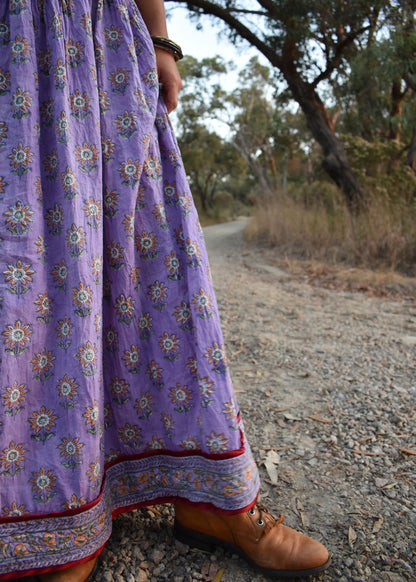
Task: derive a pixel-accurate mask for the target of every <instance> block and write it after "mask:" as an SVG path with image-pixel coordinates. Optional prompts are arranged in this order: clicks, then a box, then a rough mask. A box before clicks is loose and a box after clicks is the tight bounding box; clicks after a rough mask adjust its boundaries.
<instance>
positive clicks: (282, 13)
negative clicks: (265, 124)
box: [167, 0, 412, 213]
mask: <svg viewBox="0 0 416 582" xmlns="http://www.w3.org/2000/svg"><path fill="white" fill-rule="evenodd" d="M167 1H168V2H174V3H178V4H182V5H185V6H187V8H188V9H189V11H190V12H191V14H192V15H194V16H195V17H197V18H200V17H202V16H203V15H210V16H212V17H214V18H216V19H218V20H219V21H221V22H222V23H223V24H224V25H225V29H226V30H227V31H228V33H229V35H230V38H231V39H232V40H233V41H234V42H235V43H239V42H242V41H246V42H248V43H250V44H251V45H253V46H254V47H256V48H257V49H258V50H259V51H260V52H261V53H262V54H263V55H264V56H265V57H266V59H268V61H269V62H270V64H271V65H272V67H273V68H274V70H275V72H276V77H277V80H279V81H284V82H285V83H286V85H287V88H288V90H289V92H290V94H291V96H292V97H293V99H294V100H295V101H296V102H297V103H298V104H299V106H300V107H301V109H302V111H303V112H304V114H305V117H306V120H307V125H308V127H309V129H310V131H311V133H312V135H313V137H314V139H315V140H316V141H317V142H318V143H319V145H320V146H321V149H322V152H323V160H322V164H323V167H324V169H325V170H326V172H327V173H328V175H329V176H330V177H331V178H332V180H333V181H334V182H335V183H336V184H337V185H338V187H339V188H340V189H341V191H342V192H343V194H344V196H345V199H346V201H347V203H348V206H349V208H350V210H351V212H352V213H355V212H357V211H358V210H359V209H360V208H361V207H362V206H363V205H364V204H365V194H364V192H363V190H362V187H361V186H360V184H359V182H358V180H357V178H356V176H355V175H354V173H353V171H352V170H351V167H350V164H349V162H348V159H347V156H346V153H345V150H344V147H343V145H342V142H341V140H340V138H339V136H338V135H337V133H336V128H335V123H334V120H333V119H332V118H331V115H330V112H329V110H328V106H327V105H326V103H325V102H324V99H323V98H322V94H323V92H324V91H325V90H327V88H328V87H330V86H331V84H334V83H336V82H337V80H339V79H340V78H341V77H342V79H343V81H345V79H346V77H347V75H348V72H349V70H350V67H349V60H350V59H351V58H352V56H353V55H355V54H356V53H357V51H359V50H361V47H363V46H369V45H371V43H372V42H373V40H374V39H375V38H376V37H377V33H378V31H379V30H380V27H382V25H383V22H384V20H385V18H386V17H387V15H388V13H389V11H390V10H391V9H392V5H393V4H394V5H397V6H398V7H399V8H401V5H402V4H406V5H409V6H411V5H412V2H411V0H410V4H409V1H408V2H404V1H403V2H388V1H385V0H376V1H373V2H368V1H367V0H355V1H350V2H346V1H345V0H325V1H324V0H167ZM411 8H412V6H411ZM369 75H370V71H369Z"/></svg>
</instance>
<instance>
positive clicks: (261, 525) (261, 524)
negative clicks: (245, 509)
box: [257, 519, 264, 527]
mask: <svg viewBox="0 0 416 582" xmlns="http://www.w3.org/2000/svg"><path fill="white" fill-rule="evenodd" d="M257 525H258V526H259V527H263V525H264V521H263V520H262V519H258V520H257Z"/></svg>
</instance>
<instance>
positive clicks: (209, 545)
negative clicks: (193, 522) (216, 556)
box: [173, 519, 218, 553]
mask: <svg viewBox="0 0 416 582" xmlns="http://www.w3.org/2000/svg"><path fill="white" fill-rule="evenodd" d="M173 535H174V537H175V538H176V539H177V540H178V541H179V542H182V543H183V544H186V545H187V546H190V547H191V548H198V550H202V551H203V552H209V553H212V552H214V551H215V548H216V546H217V545H218V542H217V540H216V539H215V538H211V537H210V536H207V535H204V534H201V533H200V532H198V531H195V530H193V529H188V528H187V527H184V526H183V525H181V524H180V523H179V521H178V520H177V519H175V523H174V525H173Z"/></svg>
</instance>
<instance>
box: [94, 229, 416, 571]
mask: <svg viewBox="0 0 416 582" xmlns="http://www.w3.org/2000/svg"><path fill="white" fill-rule="evenodd" d="M242 226H243V225H242V224H241V223H231V224H225V225H216V226H212V227H208V228H207V229H206V230H205V233H206V240H207V245H208V249H209V253H210V259H211V266H212V270H213V276H214V282H215V287H216V292H217V298H218V301H219V305H220V311H221V314H222V320H223V327H224V333H225V339H226V344H227V348H228V356H229V359H230V362H231V368H232V375H233V380H234V387H235V390H236V392H237V396H238V399H239V403H240V407H241V409H242V412H243V417H244V419H245V426H246V432H247V434H248V435H249V439H250V442H251V445H252V449H253V452H254V455H255V457H256V460H257V461H258V464H259V467H260V471H261V475H262V490H261V501H262V503H263V504H265V505H267V506H268V508H270V510H271V511H272V512H274V513H275V514H279V513H280V512H283V513H284V515H285V517H286V524H287V525H290V526H292V527H295V528H297V529H299V530H301V531H303V532H304V533H306V534H308V535H311V536H312V537H316V538H317V539H319V540H321V541H323V542H324V543H325V544H326V545H327V547H328V548H329V549H330V551H331V553H332V554H333V564H332V566H331V568H330V569H329V570H328V571H327V572H326V573H325V574H324V575H323V576H322V580H324V581H325V582H335V581H336V582H347V581H352V582H363V581H366V582H370V581H371V582H384V581H386V582H403V581H415V580H416V535H415V532H416V407H415V402H416V375H415V367H416V364H415V362H416V360H415V355H416V306H415V303H414V302H412V301H410V300H409V299H406V300H405V299H403V300H395V301H388V300H385V299H377V298H372V297H367V296H365V295H363V294H358V293H356V294H353V293H350V292H344V291H333V290H327V289H324V288H319V287H311V286H309V285H306V284H304V283H302V282H301V281H300V280H297V279H295V278H293V277H291V276H289V275H287V274H286V273H285V272H283V271H281V270H279V269H277V268H274V267H271V266H270V262H269V263H268V262H267V252H266V253H260V252H259V251H258V250H256V249H253V248H252V247H246V245H245V244H244V243H243V242H242V236H241V230H242ZM172 523H173V518H172V513H171V508H170V507H168V506H157V507H154V508H149V509H144V510H142V511H137V512H132V513H130V514H126V515H123V516H119V517H118V518H117V519H116V520H115V523H114V533H113V536H112V538H111V540H110V542H109V543H108V545H107V547H106V549H105V551H104V553H103V555H102V559H101V562H100V568H99V570H98V573H97V576H96V581H97V582H101V581H103V582H145V581H149V582H162V581H165V580H167V581H169V582H193V581H201V580H202V581H205V582H220V581H221V582H261V581H265V580H266V578H265V577H264V576H262V575H260V574H257V573H256V572H255V571H253V570H252V569H251V568H249V567H247V566H246V564H245V563H244V561H243V560H241V559H240V558H238V557H237V556H232V555H230V554H227V553H225V552H223V551H221V550H218V551H217V552H216V553H215V554H213V555H207V554H204V553H202V552H197V551H193V550H191V549H189V548H188V547H187V546H184V545H182V544H180V543H178V542H176V541H175V540H174V539H173V538H172ZM308 580H313V578H309V579H308Z"/></svg>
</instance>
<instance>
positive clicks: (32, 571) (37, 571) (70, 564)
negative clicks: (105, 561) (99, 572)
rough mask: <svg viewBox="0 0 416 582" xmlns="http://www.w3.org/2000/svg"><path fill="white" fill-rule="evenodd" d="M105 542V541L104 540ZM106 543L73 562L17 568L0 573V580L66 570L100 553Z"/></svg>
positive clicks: (17, 578) (18, 578)
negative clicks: (43, 566)
mask: <svg viewBox="0 0 416 582" xmlns="http://www.w3.org/2000/svg"><path fill="white" fill-rule="evenodd" d="M106 543H107V542H106ZM105 546H106V544H104V545H103V546H101V548H99V549H98V550H97V551H96V552H94V553H93V554H91V555H90V556H87V557H86V558H82V560H76V561H75V562H68V563H66V564H59V565H58V566H50V567H48V568H31V569H30V570H19V571H18V572H8V573H7V574H0V580H20V579H21V578H25V577H26V576H39V574H47V573H48V572H58V571H60V570H67V569H68V568H74V567H75V566H81V564H85V563H86V562H89V561H90V560H93V559H94V558H96V557H97V556H99V555H100V554H101V552H102V551H103V550H104V548H105Z"/></svg>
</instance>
